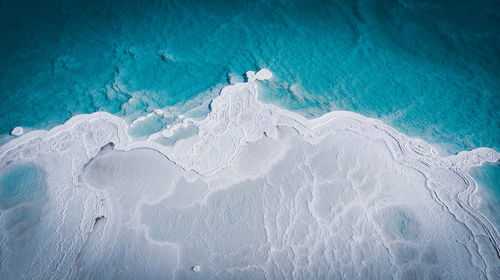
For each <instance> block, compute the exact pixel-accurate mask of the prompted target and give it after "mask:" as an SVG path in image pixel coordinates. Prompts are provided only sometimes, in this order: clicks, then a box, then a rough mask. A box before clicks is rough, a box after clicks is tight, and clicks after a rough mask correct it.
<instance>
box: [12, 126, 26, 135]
mask: <svg viewBox="0 0 500 280" xmlns="http://www.w3.org/2000/svg"><path fill="white" fill-rule="evenodd" d="M10 134H11V135H14V136H21V135H23V134H24V129H23V128H22V127H20V126H16V127H14V129H13V130H12V131H11V132H10Z"/></svg>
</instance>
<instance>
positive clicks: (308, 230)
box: [0, 70, 500, 279]
mask: <svg viewBox="0 0 500 280" xmlns="http://www.w3.org/2000/svg"><path fill="white" fill-rule="evenodd" d="M270 77H271V72H270V71H268V70H261V71H259V72H257V73H254V72H247V78H248V82H247V83H237V84H235V85H231V86H228V87H226V88H224V89H223V90H222V91H221V93H220V95H219V96H218V97H216V98H215V99H214V100H213V101H212V103H211V112H210V113H209V114H208V116H206V117H205V118H204V119H202V120H196V119H190V118H188V117H186V118H184V120H183V123H181V124H177V125H174V126H172V127H169V128H166V129H165V130H164V131H160V132H159V133H156V134H153V135H151V136H149V137H148V139H140V140H133V139H132V138H131V137H129V136H128V134H127V128H128V127H127V124H126V123H125V121H124V120H122V119H120V118H118V117H116V116H113V115H110V114H107V113H103V112H100V113H94V114H91V115H79V116H75V117H73V118H72V119H70V120H69V121H68V122H67V123H65V124H64V125H61V126H58V127H56V128H54V129H52V130H50V131H33V132H30V133H27V134H26V135H24V136H22V137H19V138H17V139H14V140H12V141H11V142H9V143H7V144H6V145H4V146H2V147H0V167H1V170H2V173H1V174H0V180H2V181H0V182H7V183H4V184H7V185H8V187H9V188H10V189H14V190H15V189H16V188H18V187H19V186H21V187H22V186H26V184H25V183H24V182H23V180H20V181H19V180H11V179H9V178H13V177H12V176H14V175H12V174H17V173H16V172H17V171H16V170H18V169H19V168H26V167H23V166H30V168H29V169H28V171H22V172H28V173H29V174H43V175H36V176H35V175H33V176H31V177H30V176H28V177H30V178H36V181H37V182H39V181H43V182H42V183H43V184H40V187H39V188H37V190H42V191H39V192H40V194H43V195H39V196H38V197H39V199H37V198H36V197H35V198H34V196H31V195H28V196H26V191H29V189H27V188H22V189H23V190H25V191H23V192H20V193H16V192H12V193H10V194H6V193H4V192H2V193H1V196H2V197H1V199H3V198H4V197H6V196H9V197H12V196H13V197H15V198H16V199H14V200H12V201H16V203H17V202H18V204H16V205H9V208H8V209H3V208H2V210H1V211H2V212H1V216H0V219H1V224H2V228H1V231H0V233H1V240H2V243H1V249H0V252H1V253H0V257H1V260H0V262H1V263H2V264H3V265H2V266H1V268H0V276H2V278H3V279H8V278H23V277H24V278H34V277H35V275H36V277H38V278H44V279H46V278H55V279H62V278H79V279H80V278H81V279H96V278H101V279H109V278H120V279H124V278H127V279H136V278H141V279H144V278H151V279H157V278H162V279H164V278H167V279H186V278H187V279H221V278H231V279H234V278H243V279H260V278H267V279H277V278H285V279H325V278H328V279H331V278H334V279H338V278H348V279H388V278H391V277H395V278H398V279H399V278H404V279H420V278H434V277H441V278H444V279H457V278H460V279H478V278H489V279H497V278H499V277H500V262H499V259H500V251H499V248H500V247H499V242H500V238H499V235H498V231H497V229H496V228H495V227H494V226H493V225H492V223H491V222H490V221H489V220H488V219H487V218H486V217H485V216H484V215H483V214H482V213H481V212H479V211H478V210H477V209H476V208H475V207H474V206H473V205H474V204H473V203H472V201H475V200H477V199H481V198H480V197H477V194H476V192H475V190H476V188H477V186H476V183H475V182H474V180H473V179H472V178H471V177H470V175H469V174H468V172H467V171H468V169H469V168H471V167H473V166H477V165H480V164H481V163H483V162H485V161H489V162H495V161H499V160H500V154H499V153H498V152H496V151H494V150H491V149H488V148H479V149H475V150H472V151H464V152H461V153H459V154H457V155H453V156H448V157H442V156H440V155H439V154H438V153H437V152H436V151H435V150H434V149H433V148H432V146H430V145H429V144H427V143H425V142H424V141H422V140H419V139H413V138H409V137H407V136H405V135H403V134H401V133H399V132H398V131H396V130H395V129H393V128H391V127H390V126H388V125H386V124H384V123H383V122H381V121H379V120H375V119H370V118H366V117H364V116H361V115H358V114H355V113H352V112H343V111H334V112H331V113H328V114H326V115H324V116H322V117H320V118H317V119H312V120H308V119H305V118H303V117H301V116H300V115H298V114H295V113H292V112H289V111H286V110H283V109H280V108H278V107H276V106H273V105H270V104H263V103H261V102H259V101H258V100H257V83H258V80H263V79H269V78H270ZM179 118H181V117H180V116H179ZM186 127H196V129H194V130H192V131H191V132H190V133H187V134H181V136H177V137H176V139H175V141H173V142H169V144H168V145H162V144H161V143H162V141H159V140H160V139H161V138H162V137H165V135H166V136H174V135H178V133H177V134H176V131H179V129H180V128H186ZM110 143H111V144H110ZM26 164H28V165H26ZM22 170H25V169H22ZM33 170H35V171H36V172H35V171H33ZM9 172H10V173H9ZM19 172H21V171H19ZM33 172H35V173H33ZM16 178H17V177H16ZM42 179H43V180H42ZM32 180H35V179H32ZM18 185H19V186H18ZM23 193H24V194H23ZM0 201H1V200H0ZM100 217H105V218H102V219H101V218H100ZM97 221H98V222H97ZM21 259H22V260H23V261H20V260H21ZM21 263H24V264H29V265H30V269H26V267H25V266H20V265H19V264H21ZM194 272H196V273H194Z"/></svg>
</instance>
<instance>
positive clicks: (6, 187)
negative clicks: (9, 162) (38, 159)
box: [0, 163, 45, 210]
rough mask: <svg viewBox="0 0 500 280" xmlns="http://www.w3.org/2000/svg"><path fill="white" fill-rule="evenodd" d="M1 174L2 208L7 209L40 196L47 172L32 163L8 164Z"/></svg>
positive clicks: (0, 203)
mask: <svg viewBox="0 0 500 280" xmlns="http://www.w3.org/2000/svg"><path fill="white" fill-rule="evenodd" d="M2 171H3V172H2V173H1V174H0V209H1V210H5V209H9V208H11V207H14V206H17V205H18V204H21V203H25V202H29V201H30V200H32V199H33V198H35V197H40V196H41V195H42V194H43V193H44V191H45V187H44V186H45V172H44V171H43V170H41V169H39V168H37V167H36V166H35V165H34V164H32V163H26V164H21V165H14V166H8V167H6V168H5V169H4V170H2Z"/></svg>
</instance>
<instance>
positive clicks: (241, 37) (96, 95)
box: [0, 0, 500, 153]
mask: <svg viewBox="0 0 500 280" xmlns="http://www.w3.org/2000/svg"><path fill="white" fill-rule="evenodd" d="M0 5H1V6H0V36H1V37H0V38H1V39H0V40H1V42H2V44H1V45H0V67H1V71H0V113H1V114H2V117H1V118H0V134H5V133H8V132H9V131H10V130H11V129H12V128H13V127H15V126H25V127H31V128H49V127H52V126H54V125H57V124H60V123H62V122H64V121H66V120H67V119H68V118H70V117H71V116H72V115H75V114H80V113H90V112H94V111H100V110H103V111H108V112H111V113H115V114H117V115H120V116H126V117H128V119H129V120H132V119H133V118H135V117H137V116H139V115H142V114H144V113H145V112H150V111H152V110H153V109H154V108H160V107H164V106H167V105H175V104H178V105H182V104H183V103H184V102H186V101H187V100H190V99H192V98H193V97H195V96H201V97H202V98H201V99H200V100H202V99H203V98H204V97H205V98H212V97H213V95H210V94H208V91H209V90H210V89H212V88H213V87H221V86H222V85H223V84H227V82H228V80H229V77H228V73H234V74H237V75H240V74H242V73H244V72H245V71H247V70H253V69H259V68H261V67H267V68H269V69H270V70H271V71H273V73H274V74H275V76H274V78H273V80H272V81H270V82H268V83H266V84H263V89H262V91H263V93H262V95H261V99H262V100H264V101H266V102H273V103H277V104H279V105H281V106H283V107H285V108H288V109H291V110H295V111H299V112H301V113H302V114H304V115H306V116H308V117H314V116H318V115H321V114H323V113H325V112H327V111H330V110H332V109H340V110H352V111H356V112H359V113H362V114H364V115H367V116H370V117H377V118H382V119H384V120H385V121H386V122H388V123H389V124H391V125H393V126H395V127H397V128H398V129H400V130H401V131H403V132H405V133H407V134H409V135H411V136H419V137H422V138H424V139H425V140H426V141H428V142H431V143H437V144H439V145H440V146H442V147H443V148H444V150H445V151H447V152H452V153H454V152H457V151H459V150H463V149H472V148H475V147H479V146H488V147H493V148H495V149H497V150H498V149H499V146H500V145H499V144H500V115H499V110H498V108H499V107H500V75H498V73H500V55H499V53H500V29H499V28H498V26H500V16H499V15H500V4H499V2H498V1H492V0H478V1H465V0H463V1H451V0H448V1H431V0H427V1H416V0H415V1H411V0H405V1H403V0H400V1H143V2H141V1H110V0H105V1H83V0H78V1H75V0H70V1H54V0H37V1H34V0H4V1H1V3H0ZM200 94H201V95H200ZM200 103H201V101H200ZM196 104H197V103H196V102H194V103H193V104H192V105H190V106H196ZM163 124H164V122H159V123H157V124H154V125H152V126H151V127H152V128H151V129H152V130H158V129H160V128H161V126H162V125H163ZM149 132H150V131H149V130H148V131H146V132H145V133H149Z"/></svg>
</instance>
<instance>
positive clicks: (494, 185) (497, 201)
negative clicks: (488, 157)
mask: <svg viewBox="0 0 500 280" xmlns="http://www.w3.org/2000/svg"><path fill="white" fill-rule="evenodd" d="M470 173H471V175H472V176H473V177H474V179H475V180H476V181H477V182H478V184H479V186H480V191H485V192H486V193H488V195H487V196H483V198H484V199H485V204H484V205H485V207H484V209H483V213H485V214H486V215H487V216H488V218H489V219H490V220H491V221H493V222H494V223H495V225H496V227H497V229H498V228H500V162H497V163H486V164H484V165H483V166H481V167H476V168H473V169H472V170H471V172H470Z"/></svg>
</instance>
